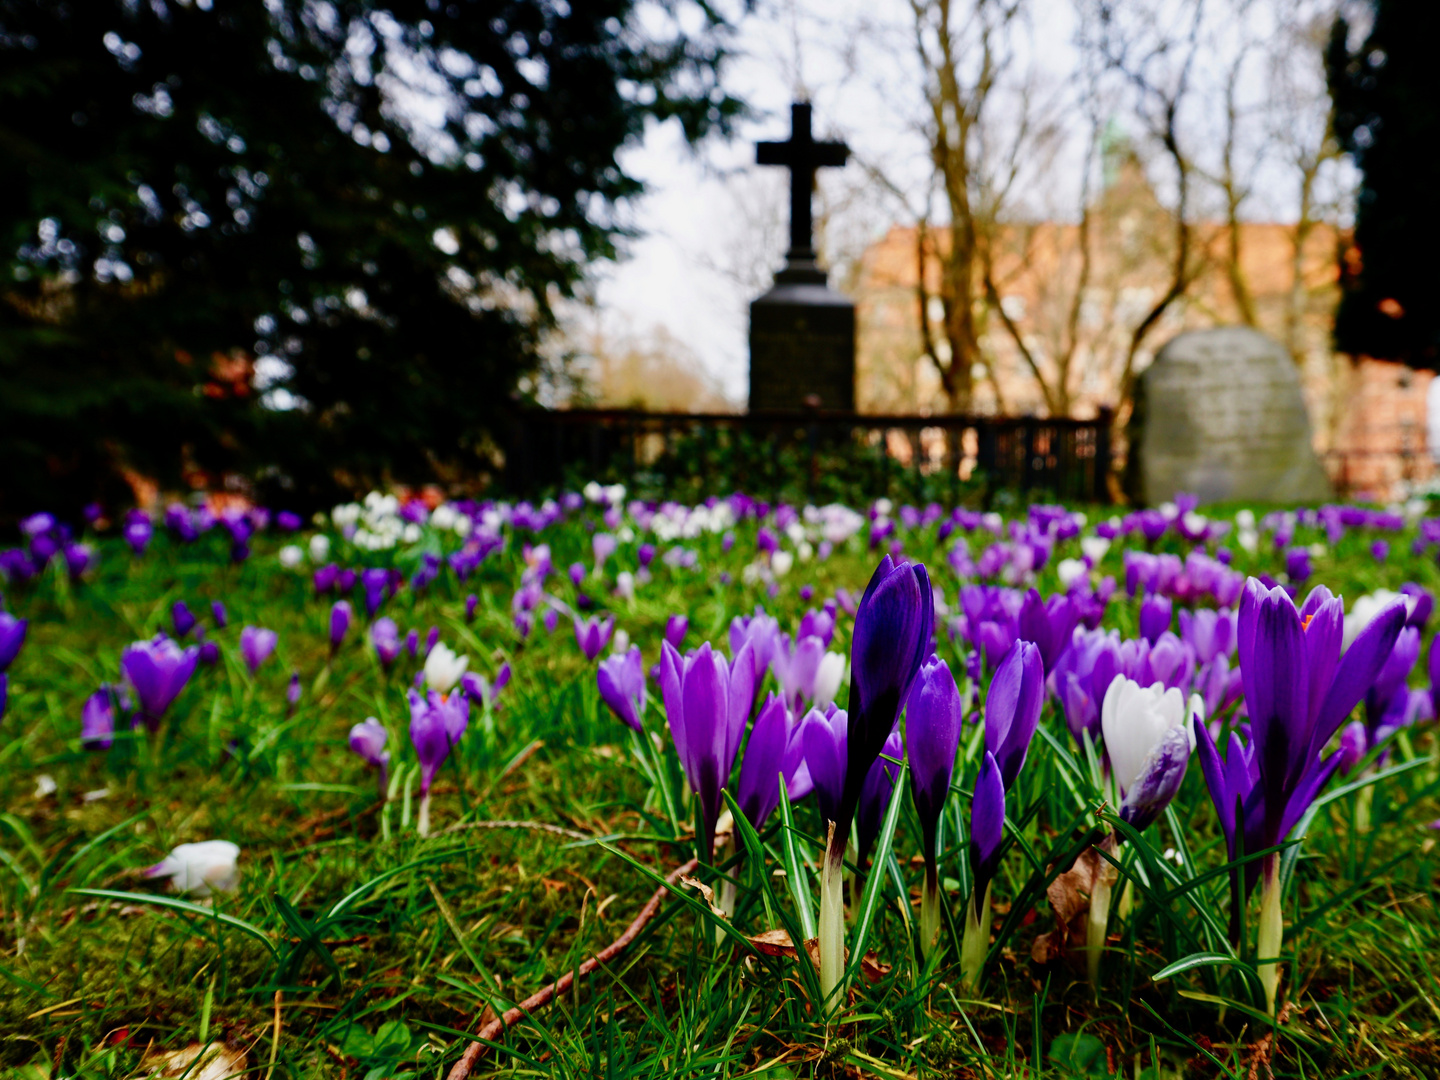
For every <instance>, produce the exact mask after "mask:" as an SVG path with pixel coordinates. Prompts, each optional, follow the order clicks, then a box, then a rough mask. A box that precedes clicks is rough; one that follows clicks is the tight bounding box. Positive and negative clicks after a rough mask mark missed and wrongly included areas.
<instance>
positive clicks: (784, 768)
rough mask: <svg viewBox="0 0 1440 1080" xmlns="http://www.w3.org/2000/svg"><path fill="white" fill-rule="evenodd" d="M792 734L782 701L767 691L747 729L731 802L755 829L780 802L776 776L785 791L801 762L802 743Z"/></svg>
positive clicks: (761, 827)
mask: <svg viewBox="0 0 1440 1080" xmlns="http://www.w3.org/2000/svg"><path fill="white" fill-rule="evenodd" d="M793 735H794V733H793V732H792V729H791V724H790V713H789V711H788V710H787V709H786V708H785V702H784V701H782V700H781V699H780V698H778V697H776V696H775V695H774V694H771V695H770V696H769V697H768V698H766V700H765V705H764V707H762V708H761V710H760V715H759V716H757V717H756V718H755V724H754V726H753V727H752V728H751V730H750V741H749V742H747V743H746V744H745V757H744V758H743V759H742V760H741V762H740V778H739V781H738V782H737V784H736V787H735V796H736V797H735V802H736V803H737V804H738V805H739V807H740V812H741V813H742V814H744V815H745V820H746V821H748V822H750V824H751V826H752V827H753V828H754V829H755V830H756V831H759V830H760V829H763V828H764V827H765V822H766V821H768V820H769V819H770V815H771V814H772V813H773V812H774V811H775V807H777V806H779V805H780V777H782V776H783V777H784V778H785V785H786V788H787V791H788V788H789V786H790V784H791V783H792V782H793V781H794V779H795V776H796V773H797V772H798V771H799V769H800V766H801V765H802V764H803V763H804V756H805V752H804V746H803V744H802V743H801V741H800V740H798V739H796V738H794V737H793Z"/></svg>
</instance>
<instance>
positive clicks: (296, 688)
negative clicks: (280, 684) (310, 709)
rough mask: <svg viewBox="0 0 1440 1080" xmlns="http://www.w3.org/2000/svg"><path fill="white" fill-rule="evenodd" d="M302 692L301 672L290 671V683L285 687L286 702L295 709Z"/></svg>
mask: <svg viewBox="0 0 1440 1080" xmlns="http://www.w3.org/2000/svg"><path fill="white" fill-rule="evenodd" d="M301 693H302V691H301V688H300V672H299V671H298V670H296V671H292V672H290V685H289V686H287V687H286V688H285V704H286V705H288V706H289V707H290V708H291V709H294V708H295V706H296V705H299V704H300V695H301Z"/></svg>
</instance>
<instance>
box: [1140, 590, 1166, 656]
mask: <svg viewBox="0 0 1440 1080" xmlns="http://www.w3.org/2000/svg"><path fill="white" fill-rule="evenodd" d="M1173 610H1174V602H1173V601H1172V600H1171V599H1170V598H1169V597H1168V596H1159V595H1156V594H1153V593H1152V594H1147V595H1146V597H1145V599H1143V600H1141V601H1140V636H1141V637H1142V638H1144V639H1145V640H1146V641H1148V642H1149V643H1150V644H1151V645H1154V644H1155V642H1156V641H1158V640H1159V639H1160V635H1161V634H1163V633H1165V632H1166V631H1167V630H1169V629H1170V620H1171V618H1172V612H1173Z"/></svg>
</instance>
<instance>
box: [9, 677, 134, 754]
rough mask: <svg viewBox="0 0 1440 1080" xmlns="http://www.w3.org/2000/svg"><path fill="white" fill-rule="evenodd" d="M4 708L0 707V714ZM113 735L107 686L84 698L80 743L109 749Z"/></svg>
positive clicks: (97, 748)
mask: <svg viewBox="0 0 1440 1080" xmlns="http://www.w3.org/2000/svg"><path fill="white" fill-rule="evenodd" d="M3 713H4V710H3V709H0V715H3ZM114 737H115V702H114V699H113V698H112V696H111V694H110V687H109V686H101V687H100V689H99V690H96V691H95V693H93V694H91V695H90V696H89V697H88V698H86V699H85V707H84V708H83V709H82V710H81V712H80V745H81V746H83V747H84V748H85V749H86V750H109V749H110V744H111V743H112V742H113V741H114Z"/></svg>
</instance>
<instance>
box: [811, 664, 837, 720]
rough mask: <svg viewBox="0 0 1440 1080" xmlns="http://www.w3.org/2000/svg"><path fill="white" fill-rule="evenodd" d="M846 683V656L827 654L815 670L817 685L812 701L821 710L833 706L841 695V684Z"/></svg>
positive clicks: (812, 694)
mask: <svg viewBox="0 0 1440 1080" xmlns="http://www.w3.org/2000/svg"><path fill="white" fill-rule="evenodd" d="M844 681H845V654H844V653H837V652H827V653H826V654H825V655H824V656H822V657H821V658H820V666H819V667H818V668H816V670H815V685H814V689H813V691H812V693H811V700H812V701H813V702H814V703H815V704H816V705H817V706H818V707H820V708H822V709H823V708H824V707H825V706H827V705H829V704H831V703H833V702H834V700H835V695H836V694H838V693H840V684H841V683H842V682H844Z"/></svg>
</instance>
